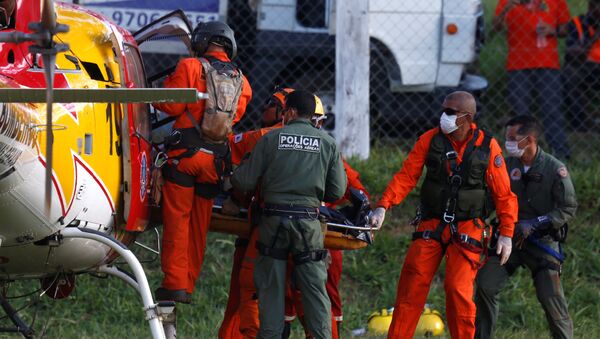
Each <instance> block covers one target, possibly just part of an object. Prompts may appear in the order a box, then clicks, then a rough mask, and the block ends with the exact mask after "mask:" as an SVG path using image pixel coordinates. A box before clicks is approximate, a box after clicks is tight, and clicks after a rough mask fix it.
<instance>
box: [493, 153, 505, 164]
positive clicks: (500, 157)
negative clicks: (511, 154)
mask: <svg viewBox="0 0 600 339" xmlns="http://www.w3.org/2000/svg"><path fill="white" fill-rule="evenodd" d="M503 161H504V159H502V156H501V155H500V154H498V155H496V157H495V158H494V166H496V167H501V166H502V162H503Z"/></svg>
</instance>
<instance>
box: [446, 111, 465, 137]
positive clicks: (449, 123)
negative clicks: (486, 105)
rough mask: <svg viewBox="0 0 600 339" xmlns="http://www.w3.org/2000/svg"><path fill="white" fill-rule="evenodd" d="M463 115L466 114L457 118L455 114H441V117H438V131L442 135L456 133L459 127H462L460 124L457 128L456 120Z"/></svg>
mask: <svg viewBox="0 0 600 339" xmlns="http://www.w3.org/2000/svg"><path fill="white" fill-rule="evenodd" d="M465 115H466V114H463V115H460V116H457V115H456V114H454V115H448V114H446V112H444V113H442V116H441V117H440V129H441V130H442V132H443V133H444V134H450V133H452V132H454V131H456V130H457V129H458V128H459V127H460V125H462V124H460V125H459V126H457V125H456V120H457V119H458V118H460V117H462V116H465Z"/></svg>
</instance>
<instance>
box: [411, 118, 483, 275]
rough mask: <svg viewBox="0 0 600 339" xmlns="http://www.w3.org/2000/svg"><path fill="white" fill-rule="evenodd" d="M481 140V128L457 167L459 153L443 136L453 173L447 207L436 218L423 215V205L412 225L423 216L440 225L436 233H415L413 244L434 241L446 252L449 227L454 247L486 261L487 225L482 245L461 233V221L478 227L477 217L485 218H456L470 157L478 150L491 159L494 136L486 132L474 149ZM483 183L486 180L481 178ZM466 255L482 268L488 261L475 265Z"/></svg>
mask: <svg viewBox="0 0 600 339" xmlns="http://www.w3.org/2000/svg"><path fill="white" fill-rule="evenodd" d="M478 137H479V129H476V130H475V132H474V134H473V138H472V139H471V140H470V141H469V143H468V144H467V146H466V149H465V152H464V154H463V161H462V162H461V163H460V164H458V154H457V153H456V151H455V150H454V149H453V147H452V144H451V143H450V140H448V138H447V137H446V136H443V135H442V138H443V140H444V157H445V159H444V160H445V163H447V164H448V167H449V169H450V171H449V172H447V173H448V176H447V183H446V188H447V194H446V195H445V197H444V201H443V206H444V209H443V213H442V214H441V215H437V216H436V215H432V214H431V212H429V211H428V212H425V214H424V215H423V205H421V207H420V208H419V210H418V211H417V216H416V218H415V222H413V224H415V225H417V224H418V223H419V221H420V220H421V218H422V217H423V216H425V218H427V219H430V218H432V217H439V219H440V223H439V224H438V226H437V227H436V229H435V230H434V231H431V230H425V231H420V232H414V233H413V235H412V240H413V241H414V240H417V239H424V240H430V239H433V240H435V241H437V242H439V243H440V244H441V245H442V248H443V250H444V251H445V250H446V248H447V246H448V244H449V243H444V242H443V240H442V233H443V232H444V229H445V228H446V227H449V228H450V242H453V243H454V244H456V245H458V246H459V247H460V248H463V249H466V250H468V251H470V252H474V253H483V255H484V256H485V257H486V258H487V247H488V246H487V243H488V239H489V236H488V232H487V226H485V225H484V227H485V229H484V232H483V242H482V241H479V240H477V239H474V238H472V237H470V236H469V235H468V234H465V233H459V232H458V221H461V220H467V219H473V221H474V222H475V224H476V225H477V226H478V227H480V226H481V225H479V221H478V218H479V217H485V215H477V216H475V215H469V218H465V217H464V216H461V217H457V206H458V204H459V192H460V191H461V188H462V187H463V184H464V183H465V182H466V180H468V178H466V169H467V168H468V166H470V164H471V160H472V159H471V157H472V155H473V153H474V151H475V150H476V149H479V150H481V151H483V152H484V153H486V154H487V155H488V158H489V152H490V142H491V139H492V137H491V136H489V135H488V134H487V133H484V139H483V142H482V144H481V146H479V147H477V146H475V142H476V141H477V139H478ZM463 165H466V166H463ZM482 180H483V178H482ZM483 182H484V183H485V180H483ZM485 213H487V212H486V211H484V212H483V213H482V214H485ZM461 253H462V252H461ZM463 255H464V256H465V258H467V259H468V260H469V261H471V262H472V263H473V264H474V265H476V266H477V267H481V266H483V264H484V263H485V259H484V262H473V260H472V259H471V258H469V257H468V256H467V255H466V254H465V253H463Z"/></svg>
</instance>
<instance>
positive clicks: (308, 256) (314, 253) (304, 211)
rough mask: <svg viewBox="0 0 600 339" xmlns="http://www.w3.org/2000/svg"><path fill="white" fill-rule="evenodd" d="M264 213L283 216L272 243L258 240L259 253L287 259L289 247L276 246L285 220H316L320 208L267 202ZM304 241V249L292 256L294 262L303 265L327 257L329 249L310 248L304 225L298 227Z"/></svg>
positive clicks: (263, 209) (278, 258)
mask: <svg viewBox="0 0 600 339" xmlns="http://www.w3.org/2000/svg"><path fill="white" fill-rule="evenodd" d="M262 214H263V215H265V216H278V217H280V218H281V220H280V223H279V225H278V226H277V230H276V231H275V236H274V237H273V240H272V241H271V245H270V246H269V245H265V244H263V243H261V242H260V241H257V242H256V248H257V249H258V253H260V255H263V256H268V257H271V258H273V259H277V260H287V259H288V256H289V249H287V248H276V247H275V245H276V243H277V239H278V238H279V233H280V231H281V228H282V225H283V220H286V219H287V220H294V219H296V220H297V219H311V220H316V219H318V218H319V209H318V208H315V207H304V206H292V205H279V204H265V205H264V206H263V208H262ZM298 230H299V231H300V235H301V236H302V241H303V243H304V251H303V252H300V253H297V254H295V255H293V256H292V258H293V259H294V264H296V265H302V264H305V263H307V262H309V261H321V260H323V259H325V258H327V254H328V252H327V250H326V249H319V250H310V247H309V246H308V241H307V240H306V236H305V235H304V233H305V232H306V230H305V229H304V228H302V227H298Z"/></svg>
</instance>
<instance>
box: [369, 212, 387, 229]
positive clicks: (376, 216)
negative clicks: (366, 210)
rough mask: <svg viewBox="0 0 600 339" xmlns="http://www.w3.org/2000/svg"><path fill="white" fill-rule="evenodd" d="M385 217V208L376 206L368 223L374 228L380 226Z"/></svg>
mask: <svg viewBox="0 0 600 339" xmlns="http://www.w3.org/2000/svg"><path fill="white" fill-rule="evenodd" d="M383 219H385V208H383V207H377V208H376V209H375V210H374V211H373V213H371V217H370V218H369V225H370V226H371V227H374V228H380V227H381V225H382V224H383Z"/></svg>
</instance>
